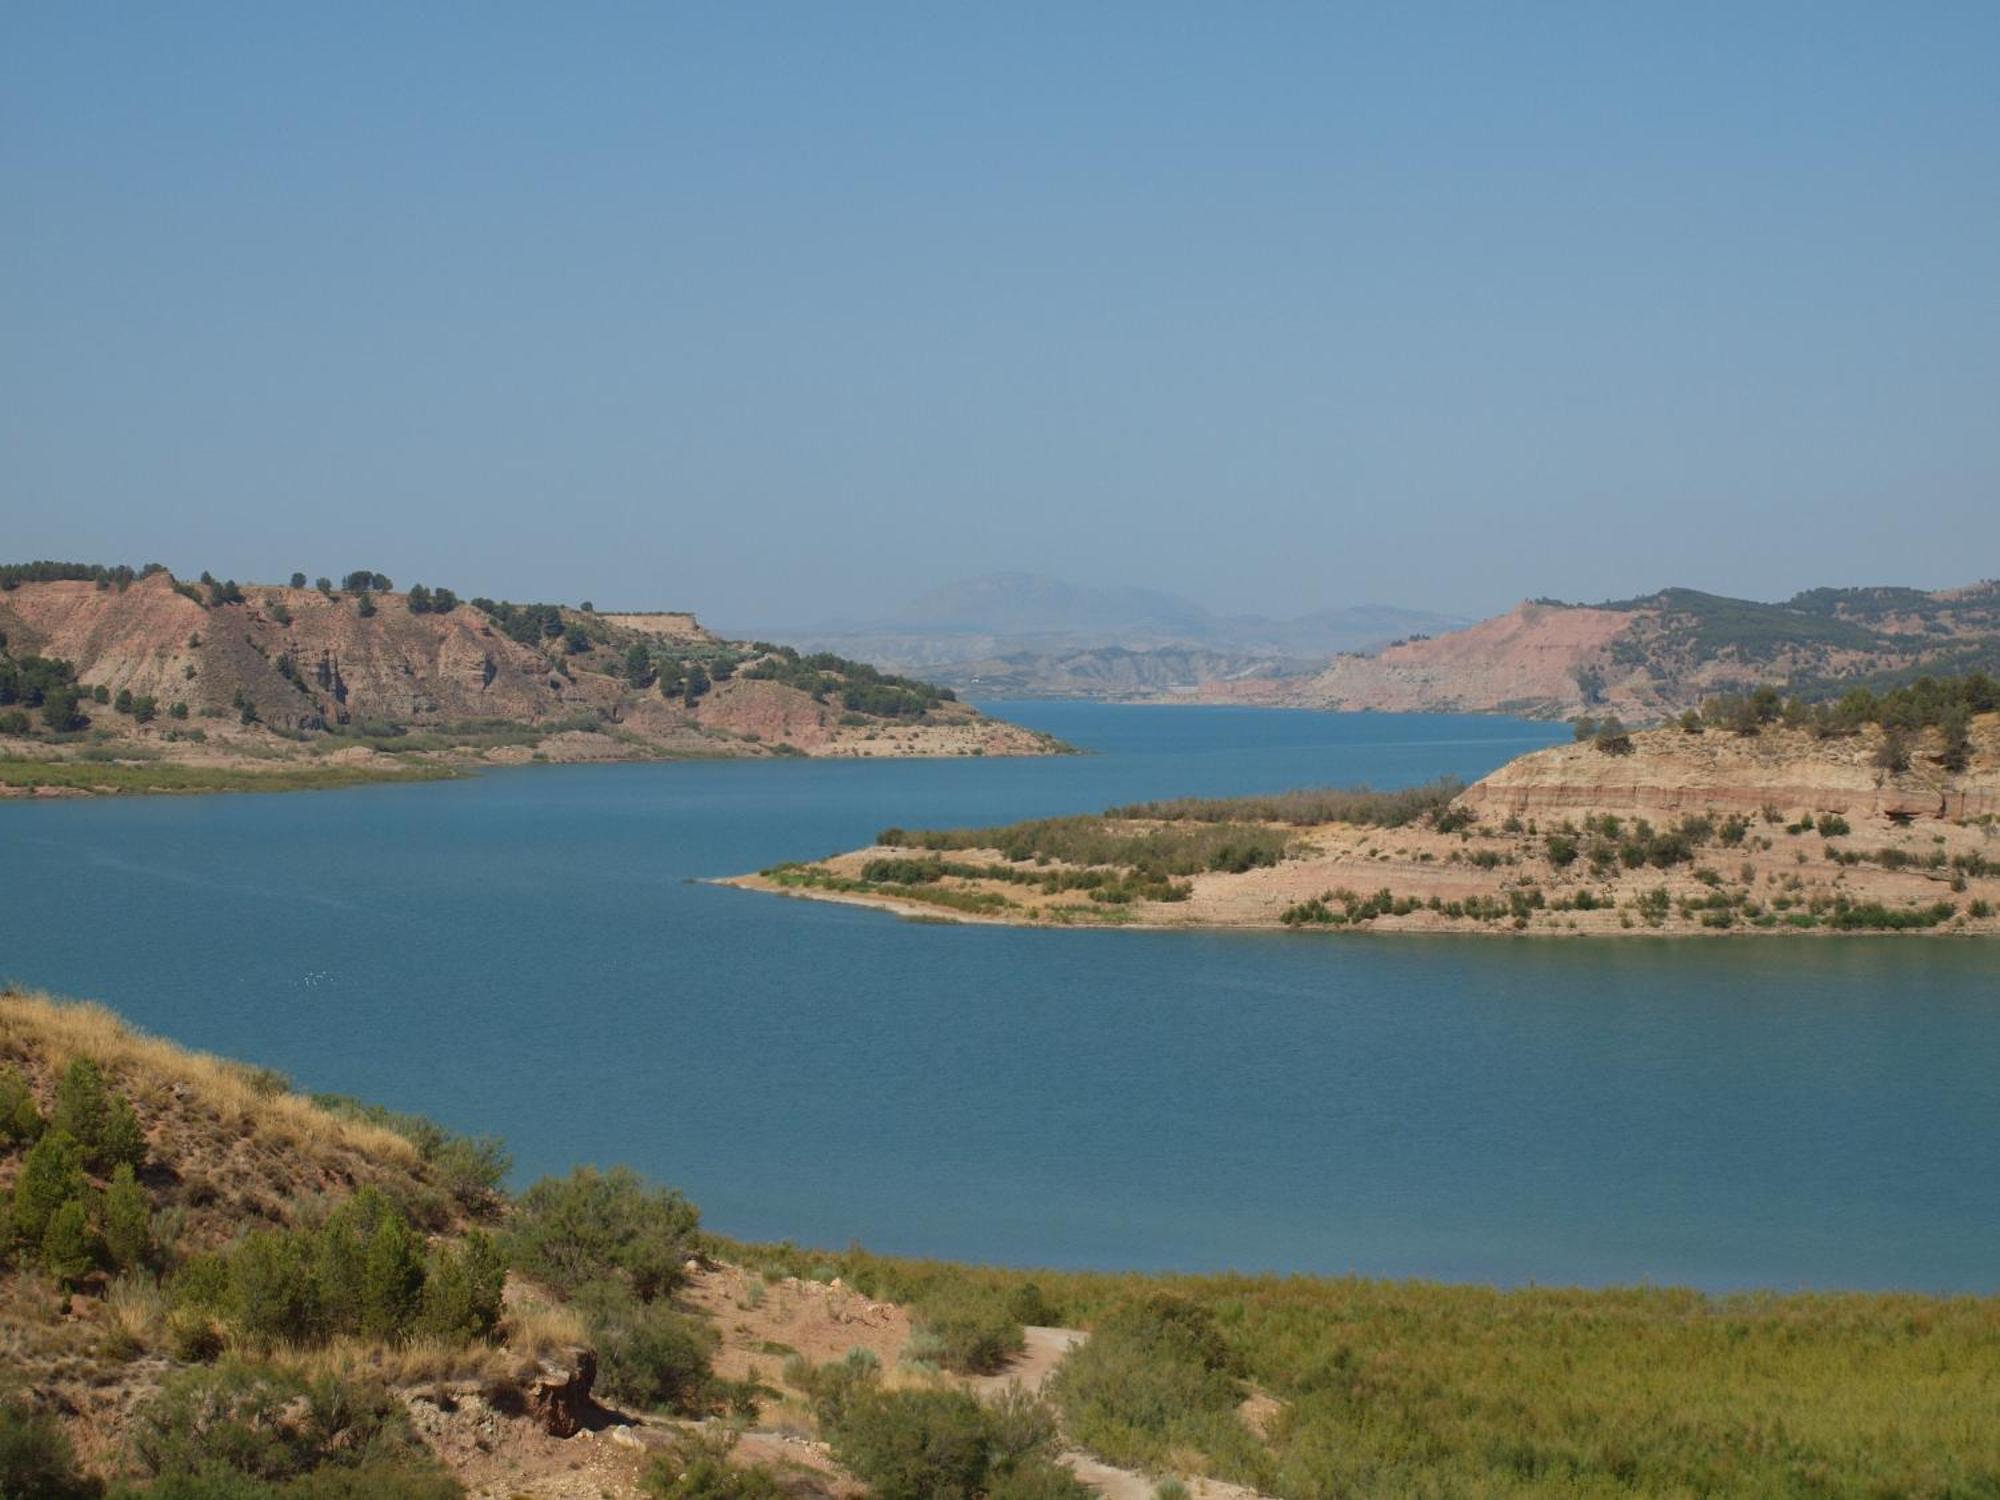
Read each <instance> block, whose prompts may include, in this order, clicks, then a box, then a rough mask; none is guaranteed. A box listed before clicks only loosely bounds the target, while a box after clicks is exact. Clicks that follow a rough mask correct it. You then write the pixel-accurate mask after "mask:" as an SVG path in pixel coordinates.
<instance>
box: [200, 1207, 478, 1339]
mask: <svg viewBox="0 0 2000 1500" xmlns="http://www.w3.org/2000/svg"><path fill="white" fill-rule="evenodd" d="M503 1280H504V1267H503V1264H502V1261H501V1257H500V1253H499V1251H498V1249H497V1248H496V1247H495V1246H494V1244H493V1242H492V1241H491V1240H490V1239H489V1238H488V1237H487V1236H485V1235H482V1234H478V1233H473V1234H470V1235H468V1236H466V1238H465V1239H464V1240H463V1241H461V1242H459V1243H456V1244H452V1243H446V1244H441V1245H439V1246H437V1247H436V1248H435V1249H433V1250H430V1251H429V1252H428V1253H426V1251H425V1248H424V1244H423V1241H422V1239H421V1237H420V1236H419V1235H417V1234H416V1233H415V1231H413V1230H412V1229H411V1228H410V1225H409V1221H408V1220H407V1219H405V1218H404V1217H403V1215H402V1214H401V1213H400V1212H399V1211H398V1210H397V1209H396V1208H395V1206H394V1205H393V1204H391V1203H390V1202H389V1201H388V1200H387V1199H386V1198H385V1197H384V1196H383V1195H382V1194H381V1193H379V1192H377V1191H376V1190H375V1189H373V1188H363V1189H362V1190H361V1191H360V1192H358V1193H356V1194H354V1195H353V1196H352V1197H350V1198H348V1199H346V1200H345V1201H344V1202H342V1203H341V1204H340V1205H339V1206H338V1207H337V1208H335V1209H334V1210H333V1212H332V1213H330V1214H328V1215H327V1217H326V1221H325V1222H324V1223H323V1224H321V1225H320V1226H319V1227H318V1228H317V1229H306V1228H297V1229H264V1230H259V1231H256V1232H254V1233H252V1234H250V1235H247V1236H245V1237H244V1239H243V1240H242V1241H241V1242H239V1243H238V1244H237V1245H236V1246H235V1248H234V1249H232V1250H230V1251H228V1252H227V1253H226V1254H223V1255H219V1256H196V1257H193V1258H191V1259H190V1260H189V1261H187V1262H186V1263H185V1264H184V1265H183V1266H182V1267H181V1268H180V1269H179V1270H178V1271H176V1272H175V1274H174V1276H173V1278H172V1280H171V1281H170V1282H169V1283H168V1290H169V1293H170V1294H171V1296H172V1298H173V1300H174V1303H175V1305H176V1307H186V1308H192V1309H197V1310H199V1311H201V1312H204V1313H208V1314H212V1315H215V1316H220V1317H222V1318H224V1319H225V1320H227V1321H228V1322H229V1323H230V1324H232V1325H233V1326H234V1327H235V1328H236V1329H237V1331H238V1332H239V1333H240V1334H241V1335H242V1336H243V1337H244V1338H245V1339H247V1340H248V1341H249V1342H250V1343H251V1344H252V1345H256V1346H269V1345H271V1344H275V1343H288V1344H304V1345H311V1344H316V1343H320V1342H322V1341H324V1340H325V1339H327V1338H330V1337H332V1336H334V1335H337V1334H362V1335H366V1336H368V1337H372V1338H378V1339H383V1340H386V1341H389V1342H398V1341H401V1340H403V1339H406V1338H408V1337H410V1336H411V1335H413V1334H428V1335H434V1336H436V1337H439V1338H447V1339H465V1340H469V1339H481V1338H486V1337H489V1336H490V1335H491V1334H492V1332H493V1330H494V1327H495V1326H496V1325H497V1323H498V1322H499V1317H500V1294H501V1287H502V1282H503Z"/></svg>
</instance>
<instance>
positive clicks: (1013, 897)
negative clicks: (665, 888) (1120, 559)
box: [732, 714, 2000, 935]
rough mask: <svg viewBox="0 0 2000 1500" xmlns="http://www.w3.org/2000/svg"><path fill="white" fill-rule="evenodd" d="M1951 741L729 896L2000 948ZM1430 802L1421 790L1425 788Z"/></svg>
mask: <svg viewBox="0 0 2000 1500" xmlns="http://www.w3.org/2000/svg"><path fill="white" fill-rule="evenodd" d="M1970 742H1971V749H1970V759H1969V764H1968V765H1967V766H1966V767H1965V769H1963V770H1960V771H1948V770H1945V769H1943V768H1942V767H1941V766H1940V765H1939V764H1938V761H1939V759H1940V758H1941V757H1942V755H1943V746H1942V741H1941V739H1940V738H1939V736H1938V734H1937V732H1936V731H1926V733H1925V735H1923V736H1919V737H1917V738H1916V739H1915V741H1914V742H1913V743H1912V745H1911V747H1910V754H1909V757H1908V765H1907V767H1906V768H1905V769H1903V770H1901V771H1892V770H1888V769H1884V768H1883V767H1882V766H1881V765H1880V764H1878V762H1879V760H1880V759H1881V758H1882V750H1883V734H1882V732H1881V731H1880V730H1876V729H1873V728H1870V729H1867V730H1865V731H1862V732H1857V733H1854V734H1852V735H1848V736H1845V737H1840V738H1830V739H1822V738H1817V737H1815V736H1814V735H1813V734H1812V733H1810V732H1809V731H1806V730H1803V729H1796V728H1786V727H1784V726H1782V725H1775V724H1774V725H1770V726H1767V727H1765V728H1763V729H1762V730H1760V731H1759V732H1756V733H1753V734H1736V733H1730V732H1727V731H1722V730H1716V729H1706V730H1700V729H1696V730H1687V729H1682V728H1680V727H1673V728H1667V729H1657V730H1650V731H1645V732H1642V733H1639V734H1636V735H1632V736H1630V737H1629V741H1627V742H1626V743H1625V745H1624V746H1623V747H1621V748H1620V749H1619V750H1617V751H1612V750H1608V749H1606V748H1605V747H1603V746H1601V745H1599V744H1598V743H1596V742H1595V741H1583V742H1579V743H1575V744H1569V745H1562V746H1558V747H1555V748H1553V749H1549V750H1542V751H1537V752H1535V753H1533V754H1530V755H1524V756H1522V757H1520V758H1519V759H1517V760H1515V761H1512V762H1510V763H1509V764H1508V765H1505V766H1503V767H1501V768H1500V769H1499V770H1497V771H1495V772H1494V773H1493V774H1491V775H1490V776H1488V777H1486V778H1485V779H1484V780H1482V781H1479V782H1477V783H1475V784H1474V785H1472V786H1470V787H1466V788H1464V789H1463V790H1462V791H1457V792H1456V794H1455V795H1453V794H1452V790H1453V789H1450V788H1441V789H1438V790H1437V791H1436V792H1435V793H1434V794H1433V797H1432V800H1431V802H1430V803H1429V804H1428V805H1423V804H1422V803H1421V802H1420V801H1410V800H1400V801H1399V800H1398V799H1397V798H1395V797H1369V796H1365V795H1364V796H1362V797H1359V798H1355V799H1346V800H1349V801H1352V802H1353V803H1354V810H1353V811H1352V812H1347V811H1345V810H1344V807H1343V803H1342V799H1341V794H1338V793H1334V794H1328V796H1329V797H1330V798H1332V799H1334V800H1333V805H1334V806H1335V808H1336V810H1340V811H1341V812H1342V815H1340V816H1322V815H1320V814H1319V813H1318V812H1316V811H1315V810H1314V800H1315V794H1312V793H1300V794H1296V800H1295V801H1292V802H1289V803H1288V802H1287V799H1284V798H1276V799H1272V798H1265V799H1256V798H1250V799H1236V800H1234V801H1231V800H1221V801H1217V802H1214V803H1206V804H1195V805H1192V806H1188V807H1177V806H1176V805H1175V804H1171V803H1169V804H1156V805H1153V806H1150V807H1139V808H1133V809H1119V810H1115V811H1114V813H1113V814H1110V815H1107V816H1106V817H1103V818H1098V819H1055V820H1049V821H1048V822H1047V823H1044V824H1021V825H1014V826H1013V827H1012V828H1009V829H1001V830H994V831H992V832H991V833H990V835H988V834H984V833H982V832H981V831H980V830H950V831H947V832H944V833H942V834H937V835H929V834H924V833H920V832H906V831H903V830H892V831H889V832H886V833H885V835H884V837H883V841H882V842H881V843H880V844H878V845H877V846H875V847H872V848H869V849H863V850H857V851H854V852H852V853H848V854H843V855H840V856H838V857H836V858H833V859H829V860H825V861H821V862H818V863H814V864H800V865H786V866H779V867H776V868H774V869H771V870H767V871H764V872H762V873H761V874H757V875H748V876H743V877H740V878H738V879H737V880H735V881H733V882H732V883H733V884H736V885H740V886H743V887H746V888H750V889H755V890H764V891H778V892H783V893H786V894H791V895H798V896H806V897H811V898H815V899H822V900H837V901H849V902H857V903H861V904H866V905H873V906H879V907H883V908H885V909H888V910H892V911H896V912H899V913H902V914H904V915H907V916H920V917H923V918H925V919H929V920H947V921H983V922H1003V923H1013V924H1024V925H1065V926H1117V927H1164V928H1207V927H1231V928H1280V927H1283V928H1296V929H1301V930H1329V931H1353V930H1375V931H1385V932H1489V933H1537V934H1551V935H1554V934H1590V933H1601V934H1660V933H1664V934H1689V935H1693V934H1703V935H1722V934H1729V933H1759V932H1800V931H1812V932H1879V931H1896V932H1927V933H1934V934H1936V933H1948V934H1960V933H1994V932H2000V915H1996V909H2000V715H1994V714H1986V715H1984V716H1982V717H1981V718H1979V719H1978V720H1977V721H1976V722H1975V723H1973V725H1972V726H1971V732H1970ZM1417 795H1418V794H1405V796H1406V797H1416V796H1417Z"/></svg>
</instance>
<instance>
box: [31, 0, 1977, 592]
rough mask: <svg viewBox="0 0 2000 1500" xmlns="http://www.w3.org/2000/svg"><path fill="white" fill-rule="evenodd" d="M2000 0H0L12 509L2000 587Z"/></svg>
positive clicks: (197, 552)
mask: <svg viewBox="0 0 2000 1500" xmlns="http://www.w3.org/2000/svg"><path fill="white" fill-rule="evenodd" d="M1996 79H2000V5H1996V4H1993V3H1990V0H1987V3H1974V4H1965V5H1957V6H1951V5H1928V4H1920V3H1908V0H1896V3H1884V4H1879V5H1872V6H1850V5H1840V4H1831V3H1811V4H1801V5H1778V4H1765V5H1756V4H1748V5H1746V4H1741V3H1730V4H1716V5H1701V4H1692V3H1685V0H1674V3H1665V0H1662V3H1657V4H1654V5H1651V6H1640V5H1636V4H1623V3H1601V0H1593V3H1588V4H1577V5H1559V4H1539V5H1537V4H1526V3H1519V4H1501V5H1494V4H1487V3H1481V4H1469V5H1464V6H1457V5H1442V4H1421V3H1413V4H1391V3H1387V0H1385V3H1382V4H1378V5H1374V6H1371V7H1367V8H1361V7H1353V8H1348V7H1339V6H1335V5H1331V4H1298V5H1256V4H1239V3H1222V0H1216V3H1214V4H1210V5H1205V6H1189V5H1170V4H1165V3H1157V0H1151V3H1146V4H1134V5H1129V6H1126V5H1114V4H1108V3H1086V4H1077V3H1070V0H1065V3H1058V4H1049V5H1031V4H1025V3H1020V0H1007V3H994V4H988V5H985V6H980V7H975V6H972V5H963V4H956V3H946V4H939V3H935V0H922V3H912V4H907V5H900V4H876V3H849V4H839V3H824V0H813V3H802V4H798V5H765V4H757V3H745V0H728V3H703V4H699V5H696V4H686V5H668V4H662V3H649V4H632V5H613V4H555V3H548V4H543V5H539V6H525V5H503V4H494V3H488V0H481V3H478V4H467V5H451V4H444V3H435V0H426V3H422V4H415V5H412V4H403V3H399V4H392V5H382V6H375V5H366V4H359V3H354V0H341V3H338V4H323V5H317V6H307V5H303V4H291V3H276V4H274V3H269V0H258V3H253V4H244V5H241V6H221V5H205V4H198V3H176V4H164V5H160V4H138V3H132V4H125V5H99V4H90V3H80V0H52V3H46V4H27V3H22V0H0V556H4V557H9V558H19V557H26V556H42V555H54V556H58V557H78V558H85V559H92V560H97V559H102V560H127V561H131V562H134V563H138V562H144V561H147V560H151V559H156V558H157V559H158V560H161V561H164V562H166V563H168V564H170V565H171V566H173V567H174V568H176V569H177V570H182V571H187V572H195V571H199V570H200V569H202V568H204V567H207V568H212V569H214V570H215V571H216V572H218V573H221V574H227V575H239V576H244V577H257V578H271V577H276V576H282V575H283V574H285V573H288V572H290V571H291V570H292V569H293V568H295V567H296V568H302V569H305V570H306V571H307V572H308V573H319V572H329V573H334V572H339V571H342V570H345V569H346V568H348V567H351V566H360V565H367V566H371V567H376V568H380V569H382V570H383V571H386V572H389V573H392V574H394V575H395V576H396V577H397V578H398V579H399V580H402V581H408V580H411V579H418V578H420V579H423V580H426V581H429V582H433V583H446V584H450V585H452V586H454V587H456V588H458V589H459V590H460V592H462V593H493V594H505V595H511V596H513V597H516V598H534V597H538V598H555V599H567V600H575V599H580V598H586V597H588V598H593V599H594V600H595V601H596V602H597V603H598V604H599V605H600V606H606V605H610V604H618V605H624V606H627V607H645V606H656V607H665V606H692V607H694V608H697V609H699V610H701V611H703V612H705V613H707V614H709V615H711V616H714V617H718V618H721V619H723V620H725V621H730V622H742V623H744V624H749V623H754V622H758V621H765V622H795V621H801V620H806V619H812V618H816V617H820V616H827V615H843V614H845V615H852V614H857V613H862V614H865V613H867V612H869V610H870V609H871V608H872V607H874V606H876V605H877V604H880V603H884V602H900V601H901V600H902V599H904V598H906V597H908V596H910V595H913V594H915V593H918V592H920V591H921V590H922V589H923V588H924V587H926V586H927V585H929V584H930V583H932V582H935V581H939V580H942V579H945V578H949V577H954V576H959V575H964V574H970V573H979V572H985V571H989V570H993V569H1001V568H1009V569H1012V568H1020V569H1032V570H1039V571H1045V572H1052V573H1057V574H1061V575H1064V576H1067V577H1071V578H1075V579H1079V580H1084V581H1094V582H1105V583H1143V584H1151V585H1156V586H1159V587H1163V588H1170V589H1174V590H1177V591H1180V592H1184V593H1186V594H1189V595H1191V596H1193V597H1195V598H1198V599H1199V600H1201V601H1202V602H1204V603H1207V604H1210V605H1212V606H1214V607H1217V608H1221V609H1228V610H1258V611H1265V612H1291V611H1298V610H1305V609H1310V608H1315V607H1319V606H1322V605H1330V604H1340V603H1350V602H1358V601H1361V600H1381V601H1388V602H1395V603H1403V604H1410V605H1419V606H1430V607H1435V608H1443V609H1452V610H1459V611H1465V612H1484V611H1487V610H1490V609H1492V608H1495V607H1499V606H1503V605H1505V604H1507V603H1509V602H1511V601H1512V600H1514V599H1516V598H1519V597H1521V596H1524V595H1530V594H1544V593H1547V594H1557V595H1561V596H1565V597H1583V598H1602V597H1605V596H1610V595H1623V594H1629V593H1635V592H1640V591H1643V590H1647V589H1651V588H1654V587H1657V586H1659V585H1662V584H1666V583H1682V584H1688V585H1692V586H1696V587H1702V588H1710V589H1715V590H1719V591H1725V592H1735V593H1747V594H1753V595H1758V596H1766V597H1769V596H1781V595H1784V594H1786V593H1789V592H1791V591H1792V590H1794V589H1796V588H1799V587H1803V586H1808V585H1812V584H1818V583H1858V582H1870V581H1895V582H1909V583H1917V584H1925V585H1936V584H1942V583H1950V582H1960V581H1966V580H1970V579H1972V578H1975V577H1980V576H1989V575H1993V574H2000V82H1996Z"/></svg>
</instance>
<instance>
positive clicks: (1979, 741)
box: [1461, 714, 2000, 822]
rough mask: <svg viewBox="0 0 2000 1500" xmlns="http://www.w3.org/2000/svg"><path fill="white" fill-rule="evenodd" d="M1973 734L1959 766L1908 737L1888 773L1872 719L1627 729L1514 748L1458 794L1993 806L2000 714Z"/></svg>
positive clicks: (1590, 805)
mask: <svg viewBox="0 0 2000 1500" xmlns="http://www.w3.org/2000/svg"><path fill="white" fill-rule="evenodd" d="M1972 738H1973V746H1974V754H1973V759H1972V764H1971V765H1970V767H1969V768H1968V769H1966V770H1964V771H1959V772H1953V771H1947V770H1945V769H1943V768H1942V767H1941V766H1940V765H1938V763H1937V757H1938V754H1939V751H1940V750H1941V748H1942V744H1941V741H1940V740H1939V739H1938V736H1937V733H1936V731H1934V730H1933V731H1926V732H1925V733H1924V734H1923V735H1921V736H1918V737H1916V738H1915V740H1914V741H1913V744H1912V754H1911V759H1910V769H1909V770H1907V771H1904V772H1891V771H1886V770H1883V769H1882V768H1880V767H1878V766H1877V765H1875V763H1874V757H1875V753H1876V750H1877V749H1878V748H1879V746H1880V745H1881V740H1882V736H1881V731H1880V730H1878V729H1875V728H1872V727H1871V728H1869V729H1867V730H1865V731H1864V732H1862V733H1860V734H1857V735H1854V736H1851V737H1848V738H1843V739H1830V740H1819V739H1815V738H1813V736H1812V735H1811V733H1810V732H1808V731H1806V730H1802V729H1786V728H1783V727H1780V726H1776V725H1773V726H1769V727H1767V728H1766V729H1765V730H1764V731H1763V732H1762V733H1760V734H1756V735H1750V736H1742V735H1736V734H1732V733H1729V732H1727V731H1723V730H1716V729H1710V730H1707V731H1706V732H1704V733H1701V734H1688V733H1685V732H1683V731H1682V730H1680V729H1678V728H1668V729H1655V730H1649V731H1647V732H1645V733H1642V734H1636V735H1634V736H1633V737H1632V746H1633V748H1632V751H1631V753H1630V754H1626V755H1608V754H1606V753H1604V752H1603V751H1601V750H1599V749H1597V748H1596V747H1595V746H1594V745H1592V744H1588V743H1585V744H1573V745H1558V746H1555V747H1553V748H1552V749H1548V750H1538V751H1535V752H1533V753H1532V754H1529V755H1523V756H1521V757H1520V758H1519V759H1517V760H1513V761H1509V762H1508V763H1507V764H1506V765H1504V766H1502V767H1501V768H1500V769H1499V770H1497V771H1495V772H1494V773H1493V774H1492V775H1490V776H1488V777H1486V778H1485V779H1484V780H1483V781H1480V782H1477V783H1476V784H1474V785H1473V786H1470V787H1468V788H1467V789H1466V790H1465V792H1464V794H1463V796H1462V798H1461V800H1462V801H1463V802H1464V803H1465V804H1466V805H1467V806H1469V807H1472V808H1474V809H1476V810H1478V811H1479V812H1480V813H1481V814H1482V815H1484V814H1488V813H1490V814H1492V815H1493V816H1495V817H1505V816H1506V815H1507V814H1509V813H1514V814H1521V815H1524V816H1525V815H1529V814H1537V813H1560V814H1578V813H1591V812H1612V813H1627V812H1630V813H1638V814H1642V815H1645V816H1649V817H1654V816H1657V817H1671V816H1673V815H1676V814H1679V813H1683V812H1700V811H1703V810H1705V809H1714V810H1715V811H1718V812H1740V813H1745V814H1756V813H1758V812H1760V811H1762V810H1763V809H1765V808H1772V809H1775V810H1777V811H1778V812H1780V813H1782V814H1783V815H1784V816H1786V817H1788V818H1790V817H1796V816H1798V815H1799V814H1801V813H1807V812H1810V813H1815V814H1817V813H1822V812H1831V813H1840V814H1842V815H1843V816H1845V817H1847V818H1849V819H1851V820H1855V821H1857V822H1858V821H1859V820H1862V819H1868V820H1885V819H1889V818H1891V817H1894V818H1897V819H1942V820H1948V821H1960V820H1966V819H1977V818H1983V817H1987V816H2000V716H1995V715H1990V714H1989V715H1986V716H1984V717H1982V718H1981V719H1980V720H1979V721H1978V722H1976V723H1975V724H1974V725H1973V731H1972Z"/></svg>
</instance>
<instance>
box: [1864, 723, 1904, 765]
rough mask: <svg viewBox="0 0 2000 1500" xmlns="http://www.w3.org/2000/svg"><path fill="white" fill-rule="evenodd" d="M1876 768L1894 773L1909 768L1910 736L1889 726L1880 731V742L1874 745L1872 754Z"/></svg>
mask: <svg viewBox="0 0 2000 1500" xmlns="http://www.w3.org/2000/svg"><path fill="white" fill-rule="evenodd" d="M1873 760H1874V764H1875V766H1876V768H1877V769H1879V770H1883V771H1888V772H1890V773H1891V774H1894V775H1900V774H1901V773H1902V772H1904V771H1907V770H1909V769H1910V738H1909V736H1908V735H1907V734H1905V733H1904V732H1903V731H1902V730H1901V729H1897V728H1889V729H1885V730H1883V731H1882V740H1881V743H1880V744H1878V745H1876V747H1875V754H1874V756H1873Z"/></svg>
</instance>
